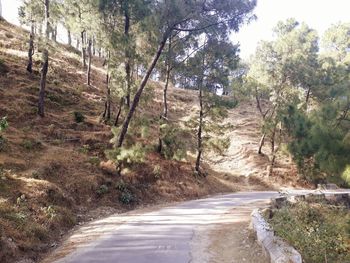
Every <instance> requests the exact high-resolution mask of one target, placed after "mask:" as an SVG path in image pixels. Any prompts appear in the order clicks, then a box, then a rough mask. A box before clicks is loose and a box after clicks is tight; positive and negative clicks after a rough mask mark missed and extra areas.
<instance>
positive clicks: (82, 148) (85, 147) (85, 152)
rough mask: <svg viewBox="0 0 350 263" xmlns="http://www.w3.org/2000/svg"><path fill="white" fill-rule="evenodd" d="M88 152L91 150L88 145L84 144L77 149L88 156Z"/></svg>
mask: <svg viewBox="0 0 350 263" xmlns="http://www.w3.org/2000/svg"><path fill="white" fill-rule="evenodd" d="M90 150H91V147H90V145H88V144H84V145H83V146H82V147H80V148H79V150H78V151H79V152H81V153H84V154H88V153H89V151H90Z"/></svg>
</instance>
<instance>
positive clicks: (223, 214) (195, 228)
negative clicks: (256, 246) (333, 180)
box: [51, 191, 310, 263]
mask: <svg viewBox="0 0 350 263" xmlns="http://www.w3.org/2000/svg"><path fill="white" fill-rule="evenodd" d="M304 192H305V191H303V192H302V191H293V192H292V194H293V195H294V194H299V193H304ZM307 192H310V191H307ZM278 195H279V194H278V193H277V192H244V193H234V194H227V195H221V196H216V197H211V198H206V199H201V200H194V201H188V202H184V203H181V204H178V205H174V206H172V207H166V208H162V209H160V210H158V211H155V212H149V213H145V214H139V215H134V216H131V217H127V218H125V219H124V221H123V222H120V218H121V215H114V216H111V217H109V218H106V219H104V220H100V221H96V222H95V223H94V224H93V225H92V226H90V227H89V228H87V230H86V231H85V232H90V233H94V232H95V231H97V232H98V231H100V230H101V229H104V231H101V233H102V234H101V235H99V236H97V237H96V240H93V241H92V242H87V244H83V245H81V244H80V245H79V246H78V247H77V249H76V250H75V251H73V252H72V253H70V254H68V255H66V256H65V257H64V258H61V259H59V260H57V261H55V262H57V263H98V262H104V263H119V262H120V263H129V262H130V263H141V262H142V263H158V262H159V263H163V262H164V263H182V262H183V263H185V262H199V261H201V262H202V263H205V262H208V260H207V259H208V258H205V257H203V259H200V260H198V257H197V256H198V255H200V254H201V253H202V252H201V251H193V250H198V249H199V250H200V249H202V250H203V253H206V251H205V249H206V248H205V247H203V245H202V246H198V245H196V244H193V243H194V242H198V241H196V240H197V239H198V238H194V237H195V236H196V235H197V233H198V232H202V234H201V235H200V236H201V237H203V230H204V231H205V230H206V229H208V230H209V229H212V228H213V227H216V226H218V225H220V224H225V223H227V222H226V221H225V220H227V218H228V217H231V213H235V211H239V209H234V208H235V207H238V206H242V205H243V207H244V206H245V205H251V204H254V203H256V204H262V201H265V202H268V201H269V200H270V198H272V197H276V196H278ZM228 213H230V214H229V216H227V214H228ZM234 217H235V218H236V220H239V214H237V215H234V214H232V218H234ZM118 220H119V221H118ZM116 222H119V223H116ZM79 235H80V236H81V237H83V239H84V231H83V233H80V234H79ZM83 243H84V242H83ZM196 255H197V256H196ZM196 257H197V258H196ZM51 262H52V261H51Z"/></svg>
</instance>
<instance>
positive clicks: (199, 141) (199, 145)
mask: <svg viewBox="0 0 350 263" xmlns="http://www.w3.org/2000/svg"><path fill="white" fill-rule="evenodd" d="M199 106H200V108H199V126H198V134H197V151H198V153H197V159H196V166H195V170H196V172H197V173H199V174H200V164H201V158H202V152H203V147H202V129H203V117H204V114H203V91H202V86H201V87H200V88H199Z"/></svg>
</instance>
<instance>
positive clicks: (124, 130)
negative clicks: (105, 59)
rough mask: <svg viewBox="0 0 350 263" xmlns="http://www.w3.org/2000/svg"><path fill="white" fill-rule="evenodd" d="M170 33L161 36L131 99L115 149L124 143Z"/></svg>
mask: <svg viewBox="0 0 350 263" xmlns="http://www.w3.org/2000/svg"><path fill="white" fill-rule="evenodd" d="M170 33H171V32H170V31H166V32H165V33H164V35H163V39H162V41H161V42H160V44H159V46H158V49H157V52H156V54H155V55H154V57H153V59H152V63H151V64H150V65H149V67H148V69H147V71H146V75H145V76H144V77H143V79H142V81H141V84H140V86H139V88H138V90H137V91H136V94H135V97H134V99H133V102H132V104H131V107H130V109H129V112H128V114H127V116H126V118H125V120H124V123H123V126H122V129H121V131H120V134H119V138H118V143H117V145H116V146H117V147H121V146H122V145H123V142H124V139H125V135H126V133H127V132H128V128H129V124H130V121H131V119H132V117H133V115H134V112H135V110H136V108H137V106H138V104H139V101H140V98H141V95H142V92H143V90H144V88H145V86H146V84H147V82H148V80H149V77H150V76H151V74H152V72H153V69H154V67H155V66H156V64H157V62H158V59H159V57H160V55H161V54H162V51H163V49H164V46H165V44H166V41H167V39H168V37H169V34H170Z"/></svg>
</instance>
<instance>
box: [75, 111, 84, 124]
mask: <svg viewBox="0 0 350 263" xmlns="http://www.w3.org/2000/svg"><path fill="white" fill-rule="evenodd" d="M73 115H74V120H75V122H76V123H81V122H84V120H85V116H84V115H83V114H82V113H81V112H79V111H75V112H73Z"/></svg>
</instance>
